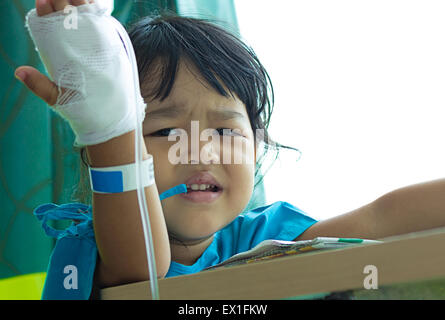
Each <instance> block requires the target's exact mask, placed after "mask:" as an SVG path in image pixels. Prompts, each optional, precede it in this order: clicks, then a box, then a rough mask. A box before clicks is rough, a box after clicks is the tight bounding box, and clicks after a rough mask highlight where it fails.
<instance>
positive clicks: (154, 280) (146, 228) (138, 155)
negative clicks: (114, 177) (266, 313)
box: [116, 20, 159, 300]
mask: <svg viewBox="0 0 445 320" xmlns="http://www.w3.org/2000/svg"><path fill="white" fill-rule="evenodd" d="M116 21H117V20H116ZM116 26H117V28H118V29H119V30H120V32H119V33H120V34H121V36H122V39H123V40H124V41H125V42H126V47H127V53H128V55H129V58H130V62H131V66H132V68H133V82H134V89H135V91H134V102H135V103H134V105H135V108H136V122H137V123H136V133H135V135H136V137H135V167H136V183H137V195H138V202H139V208H140V210H139V212H140V213H141V220H142V228H143V232H144V241H145V250H146V253H147V262H148V274H149V277H150V287H151V297H152V299H153V300H159V288H158V277H157V272H156V261H155V255H154V247H153V237H152V233H151V227H150V220H149V215H148V209H147V200H146V198H145V190H144V187H142V184H141V178H140V177H141V176H142V171H141V170H142V169H141V168H142V166H141V162H142V160H143V159H142V148H141V143H142V142H143V141H141V137H142V121H143V120H144V119H140V116H141V114H140V110H138V99H137V97H138V94H140V92H139V90H140V88H139V80H138V70H137V62H136V56H135V53H134V50H133V46H132V44H131V40H130V38H129V37H128V34H127V32H126V31H125V29H124V28H123V27H122V25H121V24H120V23H116Z"/></svg>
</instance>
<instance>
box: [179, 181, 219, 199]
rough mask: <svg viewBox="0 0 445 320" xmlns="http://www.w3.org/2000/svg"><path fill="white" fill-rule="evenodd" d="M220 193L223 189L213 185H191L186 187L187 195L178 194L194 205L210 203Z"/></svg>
mask: <svg viewBox="0 0 445 320" xmlns="http://www.w3.org/2000/svg"><path fill="white" fill-rule="evenodd" d="M222 193H223V188H221V187H219V186H217V185H214V184H191V185H187V193H180V194H179V196H180V197H181V198H183V199H185V200H188V201H191V202H195V203H211V202H213V201H215V200H216V199H218V198H219V197H220V196H221V195H222Z"/></svg>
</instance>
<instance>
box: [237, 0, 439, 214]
mask: <svg viewBox="0 0 445 320" xmlns="http://www.w3.org/2000/svg"><path fill="white" fill-rule="evenodd" d="M235 2H236V10H237V16H238V23H239V27H240V32H241V35H242V37H243V38H244V40H245V41H246V42H247V43H248V44H249V45H250V46H252V47H253V48H254V50H255V51H256V53H257V54H258V56H259V58H260V60H261V61H262V63H263V64H264V66H265V67H266V69H267V70H268V72H269V74H270V76H271V78H272V82H273V84H274V89H275V94H276V103H275V110H274V114H273V117H272V122H271V127H270V133H271V135H272V137H273V138H274V139H275V140H276V141H277V142H280V143H282V144H285V145H289V146H292V147H295V148H297V149H299V150H301V152H302V155H301V159H300V160H299V161H298V162H295V161H294V160H293V159H294V158H296V157H297V156H298V154H297V153H296V152H294V151H285V152H283V155H282V156H281V160H279V161H277V162H276V163H275V165H274V166H273V169H271V170H270V171H269V172H268V173H267V174H266V178H265V179H266V180H265V185H266V196H267V202H268V203H271V202H274V201H278V200H283V201H288V202H290V203H292V204H293V205H295V206H297V207H298V208H300V209H302V210H304V211H305V212H306V213H308V214H309V215H310V216H313V217H315V218H317V219H325V218H328V217H332V216H335V215H339V214H343V213H346V212H349V211H351V210H354V209H356V208H358V207H361V206H363V205H365V204H367V203H369V202H371V201H373V200H375V199H376V198H378V197H380V196H382V195H383V194H385V193H387V192H389V191H391V190H394V189H398V188H400V187H403V186H406V185H410V184H415V183H419V182H423V181H428V180H434V179H438V178H442V177H444V176H445V143H444V142H445V125H444V123H445V116H444V115H445V2H444V1H428V0H422V1H420V0H418V1H407V0H403V1H394V0H384V1H382V0H373V1H362V0H351V1H337V0H336V1H332V0H330V1H326V0H325V1H297V0H276V1H270V0H235Z"/></svg>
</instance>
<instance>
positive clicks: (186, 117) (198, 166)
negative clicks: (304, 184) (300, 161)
mask: <svg viewBox="0 0 445 320" xmlns="http://www.w3.org/2000/svg"><path fill="white" fill-rule="evenodd" d="M190 70H192V72H193V73H192V72H190ZM198 74H199V73H198V71H196V69H194V68H193V67H191V66H190V65H189V64H187V65H185V64H184V63H181V64H180V67H179V70H178V73H177V75H176V79H175V83H174V85H173V88H172V91H171V92H170V94H169V96H168V97H167V98H166V99H165V100H163V101H162V102H161V101H159V100H148V99H146V102H147V109H146V117H145V120H144V125H143V132H144V139H145V143H146V145H147V150H148V153H150V154H151V155H152V156H153V160H154V171H155V180H156V185H157V187H158V191H159V192H160V193H162V192H164V191H166V190H168V189H170V188H172V187H174V186H176V185H178V184H181V183H185V181H186V180H187V179H188V178H190V177H192V176H193V175H195V174H196V173H198V172H209V173H210V174H211V175H213V177H214V178H215V179H216V180H217V182H218V183H219V184H220V185H221V186H222V188H223V189H222V191H221V193H220V195H219V196H218V197H217V198H216V199H214V200H213V201H211V202H193V201H191V200H188V199H185V198H182V197H181V196H180V195H175V196H172V197H170V198H167V199H165V200H163V201H162V208H163V211H164V216H165V219H166V223H167V228H168V230H169V233H170V234H171V235H172V236H174V237H175V238H176V239H179V240H181V241H184V242H187V241H189V242H193V241H196V240H200V239H205V238H208V237H209V236H211V235H212V234H213V233H215V232H216V231H218V230H219V229H221V228H222V227H224V226H225V225H227V224H228V223H230V222H231V221H232V220H233V219H234V218H235V217H236V216H237V215H239V214H240V213H241V212H242V210H243V209H244V208H245V206H246V205H247V203H248V202H249V199H250V197H251V195H252V191H253V186H254V175H255V159H256V148H255V139H254V135H253V131H252V129H251V125H250V121H249V117H248V115H247V112H246V108H245V106H244V104H243V103H242V102H241V101H240V100H239V99H238V98H235V99H234V98H232V97H229V98H226V97H224V96H222V95H220V94H219V93H218V92H216V91H215V90H214V89H213V88H212V87H211V86H210V85H209V84H207V83H206V82H205V81H204V80H202V79H201V78H199V79H198V78H197V76H196V75H198ZM149 86H150V84H149V83H144V84H143V85H142V86H141V88H142V90H141V91H142V95H144V88H149ZM172 106H176V107H182V108H184V110H183V111H182V112H181V113H179V114H178V113H171V112H170V113H166V114H163V115H160V114H159V113H158V115H155V114H154V113H153V112H154V111H158V110H165V109H166V108H169V107H172ZM215 110H218V111H234V112H236V113H239V115H238V116H237V117H227V116H226V117H216V116H215V114H214V113H212V111H215ZM151 113H153V116H152V115H151ZM232 114H233V112H232ZM226 115H227V114H226ZM192 121H193V122H194V123H193V124H192ZM197 125H199V135H196V134H192V131H193V130H195V132H197V130H196V127H197ZM193 127H194V128H195V129H192V128H193ZM169 128H171V129H170V130H162V129H169ZM178 128H180V129H183V130H185V131H184V132H186V133H187V134H186V135H183V136H181V137H179V136H178V135H179V132H180V130H176V131H175V129H178ZM209 128H212V129H218V132H219V135H215V136H214V139H213V140H212V138H211V137H208V136H207V137H206V138H202V137H201V139H200V134H201V133H202V132H203V131H204V130H206V129H207V130H208V129H209ZM220 128H221V129H220ZM222 128H229V129H238V130H240V131H239V132H240V133H241V135H237V134H228V136H226V139H227V138H229V139H228V140H225V141H226V142H224V143H223V138H222V135H223V134H226V133H224V132H223V130H222ZM159 130H161V131H159ZM207 132H208V131H207ZM169 133H170V134H172V135H176V139H171V140H172V141H169V140H168V137H167V136H168V134H169ZM180 139H183V140H182V141H183V142H184V141H187V148H186V149H185V150H186V152H183V153H182V154H181V153H180V152H179V151H178V152H176V150H178V148H176V149H175V148H171V147H172V146H174V145H178V144H179V141H180ZM192 140H194V141H192ZM202 140H205V141H202ZM227 141H229V143H227ZM192 144H195V145H196V146H198V148H196V149H192V147H191V146H192ZM229 149H230V150H229ZM169 150H171V151H170V154H169ZM173 150H175V151H174V152H173ZM229 151H230V155H231V157H230V158H229V161H226V160H227V158H226V159H225V160H224V159H223V153H224V154H226V153H227V152H229ZM203 155H205V158H204V157H203ZM172 156H173V157H174V158H172ZM192 157H193V159H199V162H198V163H197V162H192V163H191V159H192ZM235 157H238V158H237V159H238V160H236V159H235ZM178 158H180V159H181V160H182V161H181V162H180V163H176V164H175V163H174V159H176V160H177V159H178ZM172 159H173V161H172ZM239 159H242V161H239ZM210 160H213V161H215V162H217V161H219V163H211V162H210ZM240 162H241V163H240Z"/></svg>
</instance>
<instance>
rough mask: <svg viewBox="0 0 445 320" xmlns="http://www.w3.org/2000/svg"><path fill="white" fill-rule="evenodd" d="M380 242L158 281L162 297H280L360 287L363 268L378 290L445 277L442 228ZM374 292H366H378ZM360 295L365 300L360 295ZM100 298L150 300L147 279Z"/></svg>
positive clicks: (105, 292) (109, 290)
mask: <svg viewBox="0 0 445 320" xmlns="http://www.w3.org/2000/svg"><path fill="white" fill-rule="evenodd" d="M383 240H384V243H379V244H369V245H364V246H355V247H350V248H345V249H334V250H328V251H319V252H312V253H305V254H301V255H296V256H290V257H282V258H278V259H273V260H269V261H262V262H256V263H251V264H247V265H241V266H234V267H228V268H221V269H216V270H211V271H204V272H200V273H196V274H191V275H185V276H179V277H172V278H166V279H162V280H159V281H158V284H159V294H160V298H161V299H169V300H176V299H180V300H194V299H198V300H209V299H217V300H220V299H221V300H226V299H227V300H233V299H248V300H250V299H260V300H262V299H283V298H289V297H296V296H304V295H310V294H316V293H323V292H338V291H344V290H351V289H363V290H364V280H365V277H367V276H368V274H365V273H364V268H365V266H367V265H373V266H375V267H376V268H377V279H378V286H379V288H382V286H383V287H387V286H388V285H392V284H400V283H410V282H416V281H425V280H432V279H442V278H444V279H445V250H444V249H445V229H444V228H441V229H433V230H428V231H424V232H417V233H412V234H407V235H403V236H398V237H392V238H386V239H383ZM378 290H379V289H370V290H367V291H374V292H377V291H378ZM362 296H366V294H365V295H363V294H362ZM99 297H100V299H104V300H107V299H119V300H120V299H151V294H150V285H149V282H148V281H142V282H137V283H132V284H126V285H122V286H116V287H111V288H105V289H102V290H101V291H100V295H99Z"/></svg>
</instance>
